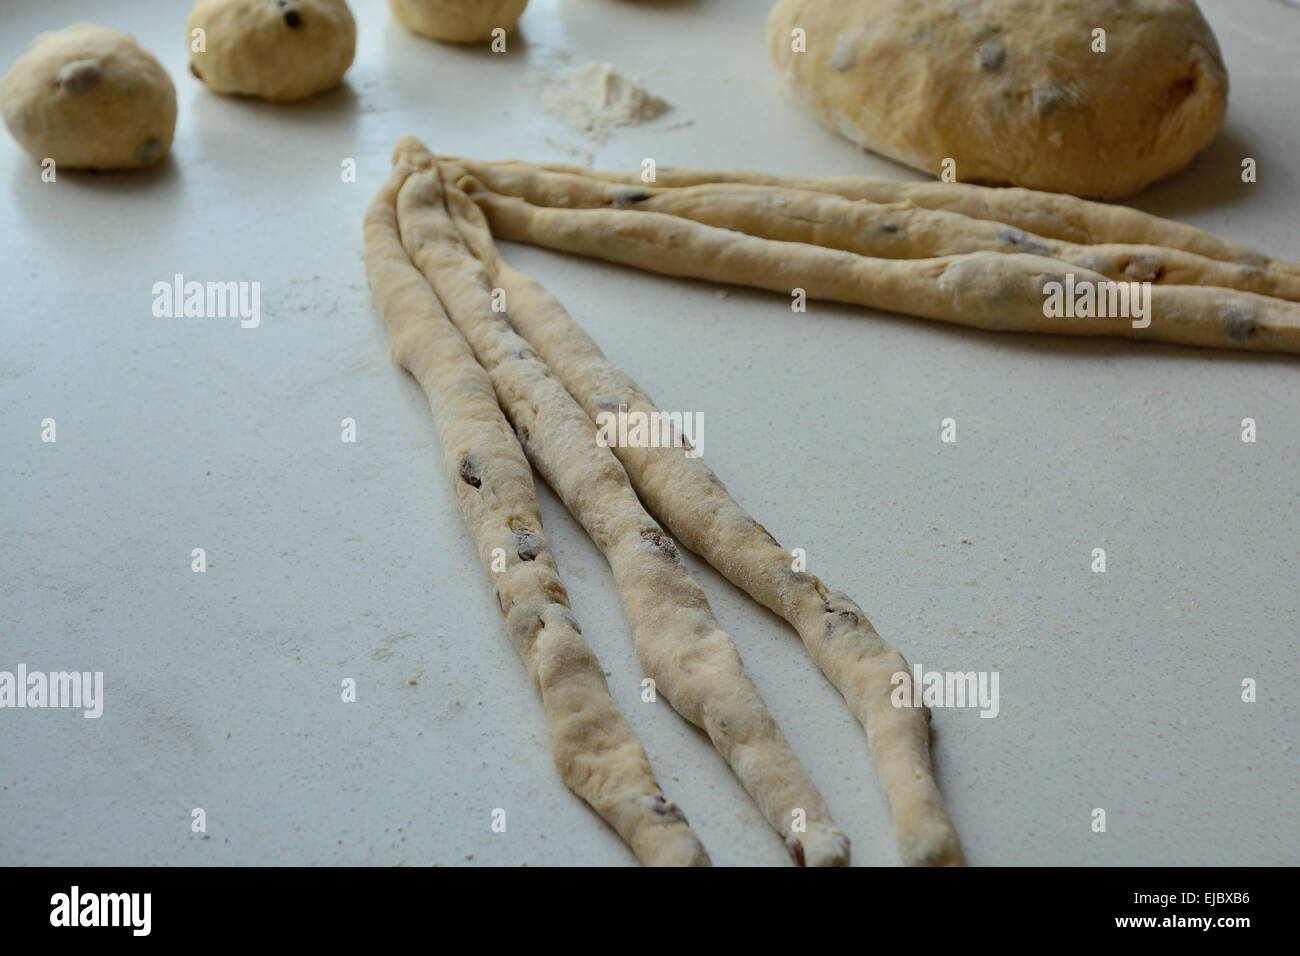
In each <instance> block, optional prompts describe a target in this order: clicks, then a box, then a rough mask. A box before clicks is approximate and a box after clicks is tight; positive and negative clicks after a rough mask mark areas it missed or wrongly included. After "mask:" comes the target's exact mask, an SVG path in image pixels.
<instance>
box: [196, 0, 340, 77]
mask: <svg viewBox="0 0 1300 956" xmlns="http://www.w3.org/2000/svg"><path fill="white" fill-rule="evenodd" d="M200 29H201V30H203V31H204V32H205V36H204V41H205V44H206V49H205V50H204V51H195V50H194V46H193V43H194V31H195V30H200ZM186 36H187V39H188V40H189V41H190V43H191V46H190V50H191V53H190V68H191V69H192V70H193V71H194V74H195V75H196V76H197V77H198V78H199V79H201V80H202V81H203V82H204V83H206V84H207V85H208V86H210V87H212V88H213V89H214V90H216V91H217V92H218V93H238V94H245V95H249V96H260V97H262V98H263V99H267V100H301V99H305V98H306V97H308V96H314V95H315V94H317V93H323V92H324V91H325V90H330V89H333V88H334V87H336V86H338V85H339V83H340V82H341V81H342V80H343V74H344V73H346V72H347V69H348V67H349V66H351V65H352V56H353V54H354V53H355V52H356V46H357V25H356V22H355V21H354V20H353V19H352V12H351V11H350V10H349V9H348V5H347V3H346V2H345V0H199V2H198V3H196V4H195V5H194V9H193V10H191V11H190V19H189V23H188V24H186Z"/></svg>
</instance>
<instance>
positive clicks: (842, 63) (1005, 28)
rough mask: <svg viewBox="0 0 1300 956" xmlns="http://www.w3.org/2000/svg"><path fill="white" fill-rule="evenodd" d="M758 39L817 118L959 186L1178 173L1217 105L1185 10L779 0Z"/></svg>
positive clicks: (1087, 191) (1091, 181)
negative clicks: (796, 34) (1097, 47)
mask: <svg viewBox="0 0 1300 956" xmlns="http://www.w3.org/2000/svg"><path fill="white" fill-rule="evenodd" d="M795 28H801V29H803V30H804V31H806V35H807V51H806V52H802V53H796V52H794V51H793V50H792V49H791V46H792V41H791V31H793V30H794V29H795ZM1097 28H1100V29H1103V30H1105V31H1106V52H1104V53H1101V52H1097V53H1094V52H1093V42H1094V41H1093V30H1094V29H1097ZM767 37H768V50H769V52H770V53H771V56H772V59H773V60H774V61H775V62H776V64H777V67H778V69H780V71H781V74H782V75H783V76H784V78H785V79H786V81H787V82H788V83H789V84H790V86H791V88H792V89H793V90H794V92H795V93H796V95H797V96H798V97H799V98H800V99H801V100H802V101H803V102H804V103H805V104H806V105H807V106H808V107H809V109H811V110H812V112H813V113H814V114H816V115H817V116H818V117H819V118H820V119H821V120H823V121H824V122H826V123H827V124H829V125H830V126H831V127H833V128H834V129H836V130H837V131H838V132H840V133H841V134H842V135H844V136H846V137H848V138H849V139H851V140H852V141H853V142H855V143H857V144H858V145H859V146H861V147H863V148H865V149H869V150H872V151H874V152H877V153H881V154H883V155H885V156H888V157H890V158H892V159H896V160H898V161H899V162H902V163H906V164H907V165H908V166H912V167H915V168H916V169H922V170H925V171H927V172H930V173H938V172H940V171H941V164H942V163H943V161H944V159H945V158H951V159H953V160H955V161H956V170H955V172H956V177H957V179H959V180H961V181H963V182H986V183H1012V184H1015V185H1018V186H1027V187H1029V188H1032V189H1045V190H1051V191H1054V192H1067V193H1075V194H1076V195H1080V196H1097V197H1104V198H1116V197H1120V196H1128V195H1131V194H1132V193H1135V192H1137V191H1138V190H1140V189H1142V188H1143V187H1144V186H1146V185H1147V184H1148V183H1151V182H1154V181H1155V180H1157V179H1161V178H1162V177H1165V176H1168V175H1170V174H1171V173H1174V172H1177V171H1178V170H1180V169H1182V168H1183V167H1184V166H1186V165H1187V164H1188V162H1190V161H1191V159H1192V157H1193V156H1194V155H1195V154H1196V153H1197V152H1198V151H1199V150H1200V149H1201V148H1203V147H1204V146H1206V145H1207V144H1208V143H1209V142H1210V141H1211V140H1212V139H1213V138H1214V136H1215V134H1216V133H1217V132H1218V130H1219V126H1220V125H1221V123H1222V122H1223V115H1224V112H1225V110H1226V108H1227V98H1228V76H1227V73H1226V71H1225V70H1224V67H1223V61H1222V58H1221V57H1220V55H1219V47H1218V44H1217V42H1216V41H1215V39H1214V34H1213V33H1211V31H1210V28H1209V26H1208V25H1207V24H1206V22H1205V20H1204V18H1203V17H1202V16H1201V13H1200V11H1199V10H1198V9H1197V7H1196V4H1195V3H1193V2H1192V0H1088V2H1086V3H1080V2H1077V0H780V2H779V3H778V4H777V5H776V6H775V7H774V8H773V9H772V13H771V16H770V17H769V18H768V26H767Z"/></svg>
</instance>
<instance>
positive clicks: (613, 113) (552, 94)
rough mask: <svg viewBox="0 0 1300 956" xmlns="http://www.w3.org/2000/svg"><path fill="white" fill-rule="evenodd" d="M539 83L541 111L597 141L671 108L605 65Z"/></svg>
mask: <svg viewBox="0 0 1300 956" xmlns="http://www.w3.org/2000/svg"><path fill="white" fill-rule="evenodd" d="M539 80H540V81H541V83H542V87H543V89H542V108H543V109H544V110H546V112H548V113H550V114H551V115H552V116H556V117H559V118H560V119H562V120H564V122H566V123H568V124H569V125H570V126H571V127H573V128H574V129H575V130H577V131H578V132H579V133H582V134H583V135H585V136H588V137H590V138H591V139H594V140H597V141H601V140H604V139H605V138H606V137H608V136H609V133H610V131H611V130H612V129H613V128H614V127H616V126H630V125H632V124H633V123H644V122H645V121H646V120H652V119H654V118H655V117H656V116H659V115H660V114H661V113H664V112H665V111H667V110H669V109H672V106H671V105H670V104H669V103H668V101H667V100H665V99H663V98H661V97H658V96H655V95H654V94H653V93H651V92H650V91H649V90H647V89H646V88H645V87H643V86H641V85H639V84H638V83H637V82H636V81H635V80H632V79H630V78H629V77H628V76H627V75H626V74H624V73H621V72H620V71H619V70H618V68H617V67H615V66H612V65H611V64H609V63H588V64H587V65H586V66H583V67H579V68H578V69H576V70H574V71H573V72H572V73H569V74H568V75H566V76H561V77H558V78H557V77H546V76H543V77H539Z"/></svg>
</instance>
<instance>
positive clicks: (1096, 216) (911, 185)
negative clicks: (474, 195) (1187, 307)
mask: <svg viewBox="0 0 1300 956" xmlns="http://www.w3.org/2000/svg"><path fill="white" fill-rule="evenodd" d="M457 161H458V162H459V161H460V160H459V159H457ZM539 165H540V166H541V168H543V169H548V170H551V171H553V172H560V173H575V174H578V175H585V176H592V177H595V178H597V179H603V180H606V181H607V182H613V183H622V184H624V185H630V186H644V185H645V183H643V182H642V181H641V176H640V174H639V173H612V172H605V171H600V170H589V169H585V168H583V167H581V166H573V165H570V164H566V163H541V164H539ZM655 183H656V185H659V186H671V187H677V186H699V185H703V184H705V183H747V184H749V185H752V186H781V187H784V188H786V189H802V190H806V191H809V192H820V193H831V194H834V195H837V196H843V197H844V198H845V199H866V200H869V201H870V202H876V203H893V202H906V201H911V202H913V203H915V204H916V205H918V206H921V207H923V208H926V209H944V210H947V211H948V212H956V213H961V214H962V215H964V216H970V217H971V218H973V219H989V220H992V221H994V222H1003V223H1006V224H1007V225H1010V226H1016V227H1018V228H1020V229H1023V230H1024V231H1025V232H1028V233H1033V234H1034V235H1038V236H1046V237H1048V238H1051V239H1062V240H1065V241H1066V242H1075V243H1079V244H1081V245H1096V244H1102V243H1132V244H1136V245H1149V246H1166V247H1168V248H1170V249H1182V250H1183V251H1184V252H1193V253H1196V254H1197V255H1201V256H1205V257H1206V258H1208V259H1219V260H1221V261H1223V262H1235V263H1242V264H1245V265H1254V266H1261V267H1264V266H1270V265H1271V266H1275V267H1277V268H1278V269H1281V270H1284V271H1290V272H1294V273H1297V274H1300V264H1297V263H1294V262H1287V261H1286V260H1283V259H1274V258H1272V257H1271V256H1268V255H1265V254H1264V253H1262V252H1260V251H1258V250H1256V249H1252V248H1250V247H1249V246H1244V245H1241V244H1240V243H1236V242H1232V241H1230V240H1228V239H1221V238H1220V237H1218V236H1215V235H1212V234H1211V233H1208V232H1205V231H1204V230H1202V229H1197V228H1196V227H1195V226H1189V225H1186V224H1185V223H1181V222H1175V221H1173V220H1171V219H1162V218H1161V217H1159V216H1153V215H1151V214H1150V213H1145V212H1140V211H1139V210H1137V209H1130V208H1129V207H1127V206H1116V205H1111V204H1109V203H1101V202H1094V201H1092V200H1088V199H1079V198H1078V197H1077V196H1067V195H1063V194H1060V193H1049V192H1041V191H1038V190H1033V189H1024V188H1022V187H1019V186H1001V187H1000V186H977V185H974V184H972V183H935V182H893V181H890V180H883V179H875V178H872V177H870V176H830V177H823V178H815V177H807V176H781V175H777V174H774V173H761V172H750V171H733V170H714V169H685V168H672V167H665V166H660V167H658V169H657V170H656V173H655Z"/></svg>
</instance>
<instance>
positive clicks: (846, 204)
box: [455, 159, 1300, 302]
mask: <svg viewBox="0 0 1300 956" xmlns="http://www.w3.org/2000/svg"><path fill="white" fill-rule="evenodd" d="M455 164H456V166H458V167H459V168H461V169H463V170H465V171H466V172H468V173H470V174H471V175H472V176H473V177H474V178H475V179H477V180H478V181H479V182H481V183H482V184H483V185H484V186H486V187H487V188H488V189H490V190H492V191H493V192H497V193H501V194H503V195H508V196H515V197H517V198H519V199H524V200H527V201H528V202H530V203H532V204H533V205H537V206H560V207H567V208H592V209H600V208H605V207H615V208H619V209H629V210H640V211H643V212H663V213H668V214H669V215H672V216H677V217H679V218H682V219H693V220H695V221H696V222H701V223H704V224H705V225H708V226H717V227H719V228H721V229H731V230H733V231H736V232H744V233H748V234H749V235H751V236H760V237H762V238H764V239H779V240H783V241H786V242H806V243H809V244H810V245H817V246H822V247H824V248H827V249H843V250H845V251H846V252H856V253H858V254H859V255H863V256H872V257H879V258H883V259H928V258H933V257H935V256H948V255H959V254H961V253H966V252H982V251H989V252H1029V253H1034V254H1035V255H1041V256H1048V257H1049V258H1053V259H1059V260H1061V261H1062V262H1065V263H1069V264H1071V265H1077V266H1081V267H1082V268H1084V269H1089V270H1091V271H1093V272H1099V273H1101V274H1102V275H1104V276H1106V278H1108V279H1114V280H1115V281H1118V282H1134V281H1136V282H1158V283H1161V284H1162V285H1204V286H1218V287H1221V288H1225V289H1240V290H1241V291H1244V292H1256V293H1258V294H1260V295H1268V296H1274V297H1276V298H1279V299H1287V300H1289V301H1291V302H1300V273H1297V272H1296V271H1295V269H1294V266H1292V267H1291V268H1289V269H1288V268H1287V267H1286V265H1285V264H1283V263H1277V262H1269V263H1266V264H1264V265H1256V264H1246V263H1227V262H1220V261H1219V260H1217V259H1210V258H1207V257H1205V256H1199V255H1196V254H1195V253H1190V252H1184V251H1183V250H1181V249H1170V248H1166V247H1164V246H1153V245H1142V244H1131V243H1105V244H1098V245H1086V244H1080V243H1073V242H1066V241H1065V240H1062V239H1053V238H1051V237H1049V236H1038V235H1034V234H1033V233H1031V232H1026V231H1025V230H1023V229H1019V228H1017V227H1015V226H1009V225H1007V224H1006V223H1003V222H996V221H994V220H991V219H979V218H972V217H970V216H964V215H962V214H961V213H956V212H949V211H947V210H943V209H926V208H925V207H924V206H918V205H916V204H915V203H912V202H910V201H907V200H904V201H902V202H889V203H877V202H870V201H866V200H852V199H846V198H844V197H843V196H837V195H834V194H828V193H822V192H816V191H812V190H807V189H793V188H786V187H783V186H766V185H755V184H750V183H730V182H717V183H701V184H699V185H696V186H658V185H656V186H649V185H646V186H634V187H631V188H629V187H627V186H622V185H619V184H617V183H612V182H609V181H608V180H604V179H598V178H596V176H594V175H582V174H576V173H561V172H556V171H552V170H548V169H542V168H540V167H538V166H534V165H532V164H529V163H521V162H495V163H491V162H481V161H478V160H467V159H458V160H456V161H455Z"/></svg>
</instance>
